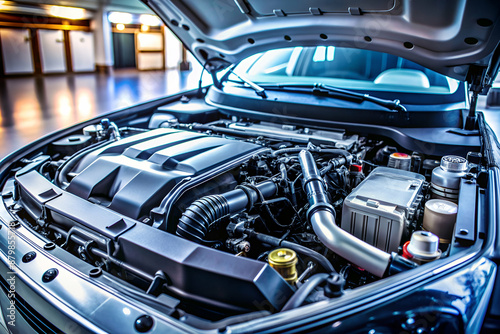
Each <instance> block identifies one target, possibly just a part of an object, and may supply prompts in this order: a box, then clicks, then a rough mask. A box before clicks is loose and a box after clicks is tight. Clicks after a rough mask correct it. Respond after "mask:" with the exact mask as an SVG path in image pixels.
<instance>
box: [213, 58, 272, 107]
mask: <svg viewBox="0 0 500 334" xmlns="http://www.w3.org/2000/svg"><path fill="white" fill-rule="evenodd" d="M235 67H236V66H235V65H234V64H233V65H232V66H230V67H228V68H227V72H226V73H225V74H224V75H223V76H222V78H221V79H220V81H219V82H218V84H219V85H220V86H221V87H222V83H223V82H224V81H227V80H228V78H229V74H234V75H235V76H236V77H237V78H238V79H240V80H241V81H242V82H244V83H246V84H247V85H248V86H250V87H251V88H252V89H253V90H254V91H255V94H257V95H259V96H260V97H262V98H263V99H266V98H267V94H266V90H265V89H264V88H262V87H261V86H259V85H257V84H256V83H255V82H253V81H252V80H250V79H248V78H247V77H245V76H243V75H241V74H238V73H236V72H234V71H233V69H234V68H235Z"/></svg>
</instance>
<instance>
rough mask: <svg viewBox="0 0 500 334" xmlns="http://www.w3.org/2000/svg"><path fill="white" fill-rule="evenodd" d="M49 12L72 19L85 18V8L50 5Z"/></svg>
mask: <svg viewBox="0 0 500 334" xmlns="http://www.w3.org/2000/svg"><path fill="white" fill-rule="evenodd" d="M49 14H50V15H52V16H57V17H62V18H65V19H70V20H81V19H83V18H85V9H83V8H76V7H64V6H50V8H49Z"/></svg>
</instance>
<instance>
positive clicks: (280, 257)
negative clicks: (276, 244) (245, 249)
mask: <svg viewBox="0 0 500 334" xmlns="http://www.w3.org/2000/svg"><path fill="white" fill-rule="evenodd" d="M295 263H297V254H295V252H294V251H293V250H291V249H288V248H278V249H275V250H273V251H272V252H271V253H269V264H270V265H271V266H287V265H292V264H295Z"/></svg>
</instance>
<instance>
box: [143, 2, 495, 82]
mask: <svg viewBox="0 0 500 334" xmlns="http://www.w3.org/2000/svg"><path fill="white" fill-rule="evenodd" d="M147 4H148V5H149V6H150V7H151V8H152V9H153V10H155V11H156V12H157V13H158V15H159V16H160V17H161V18H162V19H163V20H164V21H165V23H166V24H167V25H168V26H169V28H171V29H172V31H173V32H174V33H175V34H176V35H177V36H178V37H179V38H180V39H181V40H182V41H183V43H184V44H185V45H186V46H187V47H188V48H189V49H190V50H191V51H192V52H193V54H194V55H195V57H196V58H197V59H198V60H199V61H200V62H201V63H206V62H207V60H210V64H211V65H212V66H215V67H218V68H224V67H227V66H228V65H229V64H231V63H236V62H238V61H240V60H242V59H244V58H246V57H248V56H250V55H252V54H255V53H257V52H261V51H265V50H269V49H275V48H280V47H289V46H315V45H336V46H343V47H352V48H356V49H370V50H375V51H382V52H387V53H391V54H394V55H397V56H401V57H403V58H406V59H409V60H412V61H414V62H416V63H419V64H421V65H423V66H425V67H427V68H429V69H432V70H435V71H437V72H440V73H442V74H445V75H448V76H450V77H453V78H455V79H459V80H464V79H465V78H466V76H467V72H468V70H469V66H470V65H471V64H477V65H484V66H486V65H487V63H488V61H489V58H490V54H491V53H492V52H493V50H494V49H495V47H496V46H497V44H498V36H499V35H500V20H499V16H500V2H498V1H472V0H443V1H437V2H436V1H431V0H420V1H409V0H390V1H387V0H357V1H353V0H339V1H328V0H310V1H289V0H217V1H197V0H149V1H147Z"/></svg>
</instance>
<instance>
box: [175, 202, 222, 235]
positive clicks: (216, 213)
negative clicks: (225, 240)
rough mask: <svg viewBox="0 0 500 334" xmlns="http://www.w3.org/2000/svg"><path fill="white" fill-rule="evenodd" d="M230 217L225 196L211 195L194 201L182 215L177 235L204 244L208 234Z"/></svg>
mask: <svg viewBox="0 0 500 334" xmlns="http://www.w3.org/2000/svg"><path fill="white" fill-rule="evenodd" d="M228 215H229V204H228V203H227V200H226V198H225V197H224V196H221V195H210V196H205V197H203V198H201V199H199V200H196V201H194V202H193V203H192V204H191V205H190V206H189V207H188V208H187V209H186V210H185V211H184V213H183V214H182V217H181V218H180V219H179V224H177V232H176V234H177V235H178V236H180V237H183V238H185V239H188V240H191V241H195V242H198V243H203V242H204V241H205V236H206V235H207V233H208V232H209V231H210V230H211V229H212V228H213V226H214V225H216V224H217V223H218V222H220V221H221V220H222V219H224V218H225V217H227V216H228Z"/></svg>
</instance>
